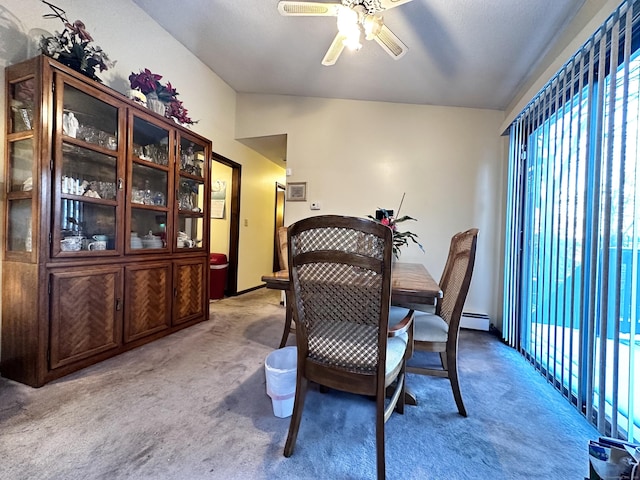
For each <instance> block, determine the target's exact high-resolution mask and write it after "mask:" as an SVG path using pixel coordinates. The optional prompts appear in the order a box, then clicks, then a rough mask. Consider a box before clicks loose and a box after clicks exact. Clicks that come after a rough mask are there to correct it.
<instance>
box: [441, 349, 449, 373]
mask: <svg viewBox="0 0 640 480" xmlns="http://www.w3.org/2000/svg"><path fill="white" fill-rule="evenodd" d="M440 364H441V365H442V369H443V370H449V365H448V362H447V352H440Z"/></svg>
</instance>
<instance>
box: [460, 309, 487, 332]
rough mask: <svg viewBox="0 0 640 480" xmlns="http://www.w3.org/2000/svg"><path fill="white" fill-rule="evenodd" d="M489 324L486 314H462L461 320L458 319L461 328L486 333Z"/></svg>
mask: <svg viewBox="0 0 640 480" xmlns="http://www.w3.org/2000/svg"><path fill="white" fill-rule="evenodd" d="M489 324H490V322H489V315H487V314H486V313H475V312H462V318H461V319H460V326H461V327H462V328H470V329H473V330H484V331H485V332H488V331H489Z"/></svg>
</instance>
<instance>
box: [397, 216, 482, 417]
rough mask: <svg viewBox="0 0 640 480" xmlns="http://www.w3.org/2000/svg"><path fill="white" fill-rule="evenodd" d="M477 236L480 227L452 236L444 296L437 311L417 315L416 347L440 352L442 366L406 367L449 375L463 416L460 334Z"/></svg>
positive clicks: (444, 275) (464, 415)
mask: <svg viewBox="0 0 640 480" xmlns="http://www.w3.org/2000/svg"><path fill="white" fill-rule="evenodd" d="M477 239H478V229H477V228H472V229H469V230H467V231H466V232H460V233H457V234H455V235H454V236H453V238H452V239H451V246H450V248H449V256H448V258H447V263H446V264H445V268H444V272H443V274H442V279H441V280H440V288H441V289H442V298H440V299H438V302H437V304H436V309H435V314H434V313H422V312H417V313H416V315H415V319H414V333H413V348H414V349H415V350H423V351H429V352H438V353H440V361H441V364H442V368H441V369H438V368H425V367H420V366H416V365H414V364H413V362H412V365H410V366H408V367H407V371H408V372H411V373H418V374H421V375H432V376H437V377H445V378H448V379H449V381H450V382H451V388H452V390H453V397H454V399H455V401H456V405H457V407H458V412H459V413H460V415H462V416H463V417H466V416H467V410H466V408H465V406H464V403H463V401H462V394H461V393H460V383H459V380H458V335H459V332H460V319H461V317H462V309H463V307H464V302H465V300H466V298H467V293H468V292H469V285H470V284H471V276H472V274H473V266H474V263H475V258H476V244H477Z"/></svg>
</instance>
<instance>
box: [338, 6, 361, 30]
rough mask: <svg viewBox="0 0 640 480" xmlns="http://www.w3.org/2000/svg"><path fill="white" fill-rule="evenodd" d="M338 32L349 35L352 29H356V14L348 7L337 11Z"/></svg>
mask: <svg viewBox="0 0 640 480" xmlns="http://www.w3.org/2000/svg"><path fill="white" fill-rule="evenodd" d="M337 16H338V20H337V22H338V31H339V32H340V33H342V34H344V35H349V32H351V31H352V30H353V29H354V28H358V13H357V12H356V11H355V10H352V9H350V8H349V7H344V6H343V7H341V8H340V9H339V10H338V15H337Z"/></svg>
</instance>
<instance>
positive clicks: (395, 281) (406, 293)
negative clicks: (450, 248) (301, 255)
mask: <svg viewBox="0 0 640 480" xmlns="http://www.w3.org/2000/svg"><path fill="white" fill-rule="evenodd" d="M262 281H263V282H264V283H265V284H266V287H267V288H271V289H275V290H283V291H284V292H285V293H286V295H285V299H286V303H285V305H286V317H285V328H284V331H283V333H282V339H281V341H280V348H282V347H284V346H285V345H286V342H287V338H288V337H289V331H290V327H291V321H292V318H293V305H292V302H291V301H290V299H289V271H288V270H280V271H278V272H273V273H271V274H268V275H263V276H262ZM438 298H442V290H441V289H440V285H438V282H436V281H435V280H434V279H433V277H432V276H431V274H430V273H429V271H428V270H427V268H426V267H425V266H424V265H423V264H421V263H408V262H393V266H392V269H391V303H392V304H393V305H408V304H420V305H433V304H434V303H435V301H436V299H438ZM406 403H408V404H411V405H416V404H417V400H416V398H415V396H414V395H413V394H411V393H410V392H407V395H406Z"/></svg>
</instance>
